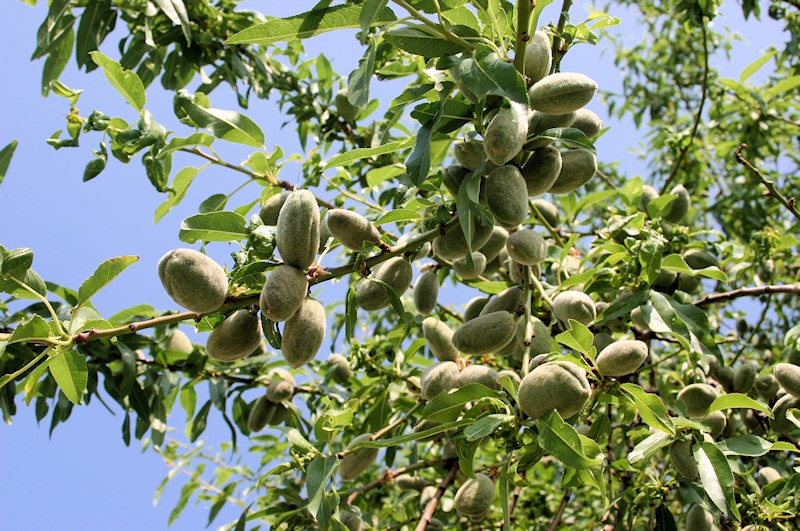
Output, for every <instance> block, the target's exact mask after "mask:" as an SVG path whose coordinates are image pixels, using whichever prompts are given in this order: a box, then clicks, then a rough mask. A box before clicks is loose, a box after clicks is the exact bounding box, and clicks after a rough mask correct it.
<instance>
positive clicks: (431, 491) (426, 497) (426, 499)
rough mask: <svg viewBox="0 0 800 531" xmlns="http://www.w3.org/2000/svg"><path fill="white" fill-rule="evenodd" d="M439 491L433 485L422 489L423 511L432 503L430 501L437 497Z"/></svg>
mask: <svg viewBox="0 0 800 531" xmlns="http://www.w3.org/2000/svg"><path fill="white" fill-rule="evenodd" d="M437 490H439V489H438V488H437V487H434V486H433V485H428V486H427V487H425V488H424V489H422V492H420V493H419V506H420V508H421V509H425V507H427V505H428V503H430V501H431V500H432V499H433V497H434V496H435V495H436V491H437Z"/></svg>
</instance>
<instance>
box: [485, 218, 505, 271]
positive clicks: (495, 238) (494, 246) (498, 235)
mask: <svg viewBox="0 0 800 531" xmlns="http://www.w3.org/2000/svg"><path fill="white" fill-rule="evenodd" d="M507 240H508V231H507V230H506V229H504V228H503V227H494V228H492V234H491V235H490V236H489V240H488V241H487V242H486V243H485V244H483V245H482V246H481V248H480V249H478V251H480V252H481V254H483V256H485V257H486V263H487V264H488V263H489V262H491V261H492V260H494V259H495V258H497V256H498V255H499V254H500V251H502V250H503V249H505V247H506V241H507Z"/></svg>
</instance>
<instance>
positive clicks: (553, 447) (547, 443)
mask: <svg viewBox="0 0 800 531" xmlns="http://www.w3.org/2000/svg"><path fill="white" fill-rule="evenodd" d="M536 425H537V426H538V427H539V444H540V445H541V447H542V448H544V449H545V450H546V451H547V452H549V453H550V454H552V455H553V456H555V457H556V458H557V459H558V460H559V461H561V462H562V463H564V464H565V465H567V466H569V467H572V468H578V469H582V468H592V467H596V466H600V465H601V464H602V463H603V458H602V456H594V457H589V456H587V455H585V454H584V452H583V444H582V442H581V436H580V435H579V434H578V432H577V431H575V428H573V427H572V426H570V425H569V424H567V423H566V422H564V420H563V419H562V418H561V415H559V414H558V411H556V410H553V411H551V412H549V413H547V414H546V415H545V416H544V417H542V418H541V419H539V420H538V421H537V422H536Z"/></svg>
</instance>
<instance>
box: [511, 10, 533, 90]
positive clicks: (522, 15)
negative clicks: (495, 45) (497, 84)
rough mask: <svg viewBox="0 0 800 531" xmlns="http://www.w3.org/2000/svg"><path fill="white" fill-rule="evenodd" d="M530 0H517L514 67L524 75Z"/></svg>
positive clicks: (529, 21) (528, 34)
mask: <svg viewBox="0 0 800 531" xmlns="http://www.w3.org/2000/svg"><path fill="white" fill-rule="evenodd" d="M530 23H531V0H517V42H516V44H515V45H514V68H516V69H517V72H519V73H520V74H522V75H523V76H524V75H525V52H526V48H527V45H528V41H529V40H531V34H530Z"/></svg>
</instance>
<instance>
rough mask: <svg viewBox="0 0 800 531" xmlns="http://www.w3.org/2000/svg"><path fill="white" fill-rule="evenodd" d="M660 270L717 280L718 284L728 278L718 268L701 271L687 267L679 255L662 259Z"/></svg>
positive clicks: (707, 268)
mask: <svg viewBox="0 0 800 531" xmlns="http://www.w3.org/2000/svg"><path fill="white" fill-rule="evenodd" d="M661 269H666V270H667V271H674V272H675V273H683V274H685V275H689V276H691V277H696V276H701V277H707V278H713V279H714V280H719V281H720V282H727V281H728V277H727V276H726V275H725V273H723V272H722V271H720V269H719V268H718V267H715V266H708V267H704V268H703V269H692V268H691V267H689V264H687V263H686V260H684V259H683V256H681V255H679V254H670V255H667V256H665V257H663V258H662V259H661Z"/></svg>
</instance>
